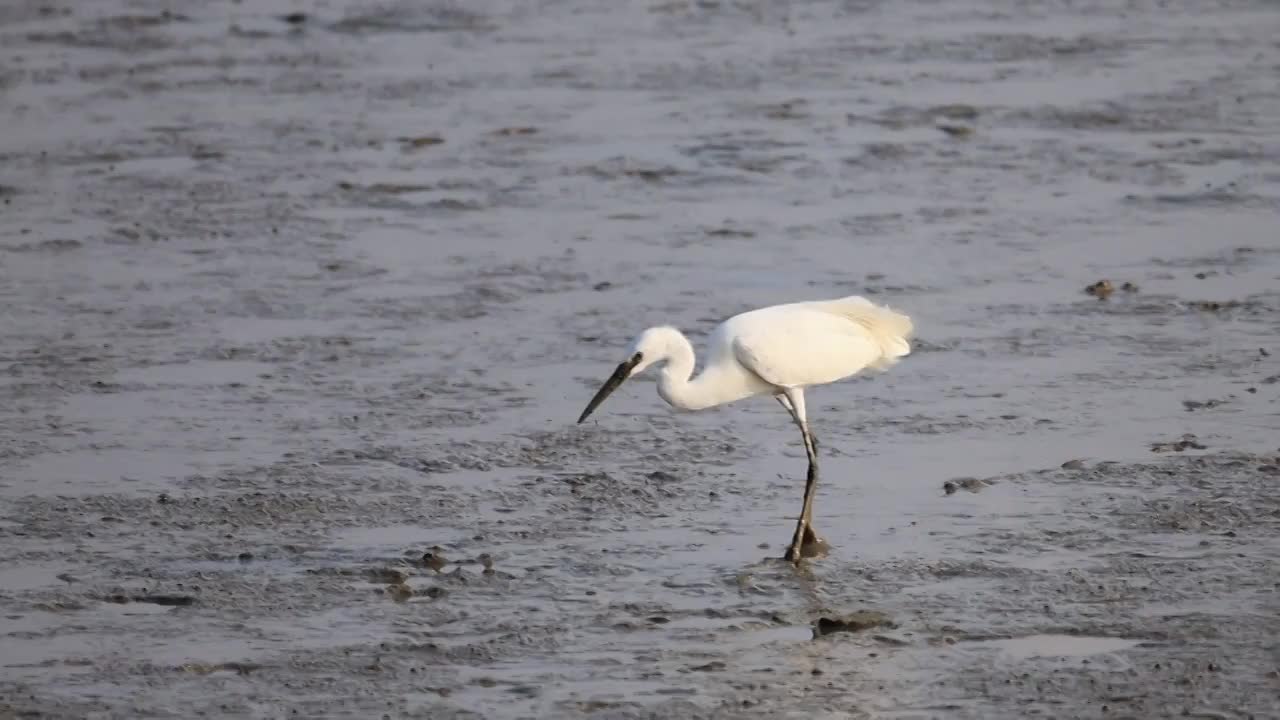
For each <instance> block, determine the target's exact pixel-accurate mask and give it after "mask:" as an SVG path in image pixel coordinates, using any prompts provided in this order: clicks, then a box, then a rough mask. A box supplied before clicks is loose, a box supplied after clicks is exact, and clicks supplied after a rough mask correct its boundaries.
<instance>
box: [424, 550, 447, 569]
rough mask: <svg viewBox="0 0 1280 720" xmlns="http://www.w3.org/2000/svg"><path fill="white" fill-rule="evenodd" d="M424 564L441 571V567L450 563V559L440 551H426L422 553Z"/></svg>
mask: <svg viewBox="0 0 1280 720" xmlns="http://www.w3.org/2000/svg"><path fill="white" fill-rule="evenodd" d="M422 564H423V565H425V566H426V567H429V568H431V569H432V570H435V571H436V572H440V569H441V568H443V567H444V566H445V565H448V564H449V561H448V560H446V559H445V557H444V555H442V554H440V553H439V552H425V553H423V554H422Z"/></svg>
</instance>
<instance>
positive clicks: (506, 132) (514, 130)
mask: <svg viewBox="0 0 1280 720" xmlns="http://www.w3.org/2000/svg"><path fill="white" fill-rule="evenodd" d="M537 132H538V128H535V127H505V128H499V129H497V130H494V131H493V134H494V135H497V136H499V137H512V136H515V135H535V134H537Z"/></svg>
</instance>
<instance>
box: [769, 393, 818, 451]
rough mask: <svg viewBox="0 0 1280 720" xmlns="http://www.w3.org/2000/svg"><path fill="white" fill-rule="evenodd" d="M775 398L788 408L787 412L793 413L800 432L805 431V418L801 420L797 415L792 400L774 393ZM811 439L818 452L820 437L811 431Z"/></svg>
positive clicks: (792, 417)
mask: <svg viewBox="0 0 1280 720" xmlns="http://www.w3.org/2000/svg"><path fill="white" fill-rule="evenodd" d="M773 399H774V400H777V401H778V403H779V404H781V405H782V407H784V408H786V409H787V412H788V413H790V414H791V419H792V420H794V421H795V422H796V427H798V428H800V432H802V433H803V432H804V425H805V423H804V421H803V420H801V419H800V418H799V417H796V411H795V408H793V407H792V406H791V401H790V400H788V399H787V396H786V395H774V396H773ZM809 441H810V442H812V443H813V451H814V453H817V452H818V438H817V436H815V435H814V434H813V433H809Z"/></svg>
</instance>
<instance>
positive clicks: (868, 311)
mask: <svg viewBox="0 0 1280 720" xmlns="http://www.w3.org/2000/svg"><path fill="white" fill-rule="evenodd" d="M836 303H837V304H838V305H839V310H838V312H839V313H840V314H841V315H843V316H845V317H847V318H849V319H850V320H852V321H853V322H855V323H857V324H859V325H861V326H862V327H863V328H865V329H866V331H867V332H868V333H869V334H870V335H871V337H872V338H873V339H874V340H875V342H876V344H878V345H879V346H880V358H879V359H878V360H876V361H874V362H872V363H871V364H870V365H868V367H870V368H872V369H875V370H888V369H889V368H890V367H892V366H893V364H894V363H896V362H898V360H899V359H901V358H903V357H906V356H907V355H910V354H911V343H910V342H908V341H909V340H910V339H911V333H912V332H914V330H915V326H914V325H913V324H912V322H911V318H909V317H907V316H906V315H904V314H902V313H900V312H898V311H897V310H893V309H891V308H889V307H887V306H884V305H876V304H875V303H873V302H871V301H870V300H868V299H866V298H864V297H861V296H859V295H851V296H849V297H847V298H842V299H840V300H837V301H836Z"/></svg>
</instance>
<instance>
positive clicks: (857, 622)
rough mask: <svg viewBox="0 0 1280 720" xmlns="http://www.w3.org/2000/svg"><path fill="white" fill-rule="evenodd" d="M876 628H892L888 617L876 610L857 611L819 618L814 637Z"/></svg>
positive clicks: (815, 625) (892, 625)
mask: <svg viewBox="0 0 1280 720" xmlns="http://www.w3.org/2000/svg"><path fill="white" fill-rule="evenodd" d="M878 627H890V628H891V627H894V624H893V621H892V620H890V619H889V616H888V615H885V614H884V613H882V612H879V611H877V610H858V611H855V612H852V613H849V614H848V615H840V616H833V617H820V618H818V622H817V623H815V624H814V637H818V636H822V635H830V634H832V633H838V632H861V631H863V630H870V629H872V628H878Z"/></svg>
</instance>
